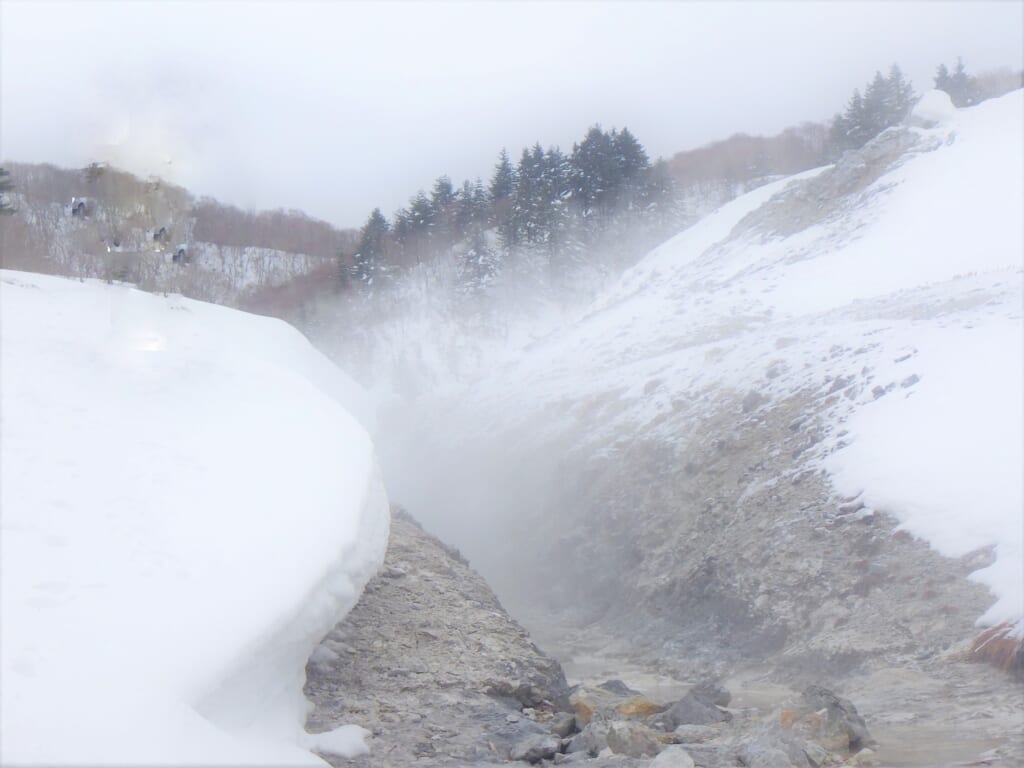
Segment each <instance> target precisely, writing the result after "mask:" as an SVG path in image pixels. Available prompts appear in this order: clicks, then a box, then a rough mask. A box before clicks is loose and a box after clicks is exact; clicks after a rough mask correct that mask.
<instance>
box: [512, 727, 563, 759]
mask: <svg viewBox="0 0 1024 768" xmlns="http://www.w3.org/2000/svg"><path fill="white" fill-rule="evenodd" d="M561 743H562V742H561V740H559V738H558V737H557V736H555V735H553V734H549V733H540V734H536V735H534V736H527V737H526V738H525V739H523V740H522V741H520V742H518V743H517V744H516V745H515V746H514V747H512V749H511V750H509V754H508V756H509V759H510V760H521V761H523V762H527V763H539V762H540V761H541V760H550V759H551V758H553V757H554V756H555V754H557V752H558V748H559V747H560V746H561Z"/></svg>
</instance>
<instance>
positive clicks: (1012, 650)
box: [970, 622, 1024, 678]
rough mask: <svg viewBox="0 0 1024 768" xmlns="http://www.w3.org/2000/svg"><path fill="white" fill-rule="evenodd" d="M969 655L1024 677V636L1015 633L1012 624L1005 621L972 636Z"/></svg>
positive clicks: (1016, 675)
mask: <svg viewBox="0 0 1024 768" xmlns="http://www.w3.org/2000/svg"><path fill="white" fill-rule="evenodd" d="M970 657H971V658H972V659H974V660H976V661H984V662H987V663H989V664H991V665H992V666H994V667H997V668H998V669H1001V670H1003V671H1004V672H1009V673H1010V674H1012V675H1014V676H1015V677H1019V678H1020V677H1024V637H1021V636H1019V635H1015V634H1014V631H1013V625H1011V624H1009V623H1007V622H1003V623H1002V624H997V625H996V626H994V627H989V628H988V629H986V630H985V631H984V632H982V633H981V634H980V635H978V636H977V637H976V638H974V642H973V643H971V653H970Z"/></svg>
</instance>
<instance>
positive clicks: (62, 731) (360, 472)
mask: <svg viewBox="0 0 1024 768" xmlns="http://www.w3.org/2000/svg"><path fill="white" fill-rule="evenodd" d="M0 307H2V318H0V319H2V324H0V331H2V337H0V352H2V367H0V371H2V373H0V395H2V400H0V406H2V415H3V434H2V443H0V465H2V466H0V468H2V476H3V483H2V492H0V509H2V526H3V538H2V577H3V578H2V600H0V606H2V611H3V622H2V624H3V628H2V650H3V659H2V663H3V672H2V678H0V686H2V724H0V732H2V734H3V738H2V741H0V744H2V753H0V760H2V762H3V763H5V764H7V763H19V764H20V763H45V764H56V763H74V764H90V765H113V764H118V763H120V764H133V765H139V764H144V763H149V764H154V763H157V764H163V765H182V764H204V765H210V764H215V763H222V764H233V765H256V764H267V763H274V764H290V765H295V764H303V763H312V764H322V763H321V762H320V760H319V758H316V757H315V756H314V755H312V754H311V753H310V752H308V751H307V750H306V749H305V748H303V747H300V746H299V744H300V743H301V744H304V745H305V747H309V746H310V744H311V743H312V742H310V741H309V740H308V737H305V736H304V735H303V733H302V722H303V717H304V712H305V703H304V700H303V697H302V690H301V687H302V682H303V670H304V665H305V662H306V659H307V658H308V655H309V653H310V652H311V650H312V649H313V648H314V647H315V646H316V643H317V642H318V641H319V640H320V638H321V637H322V636H323V635H324V634H325V633H326V631H327V630H328V629H329V628H330V627H331V626H332V625H333V623H334V622H335V621H336V620H337V619H338V618H339V617H340V616H341V615H342V614H343V613H344V612H346V611H347V610H349V609H350V608H351V607H352V606H353V605H354V603H355V601H356V599H357V598H358V596H359V594H360V592H361V590H362V588H363V586H364V585H365V583H366V581H367V580H368V579H369V577H370V576H371V575H372V574H373V572H374V571H375V570H376V568H377V567H378V565H379V563H380V562H381V561H382V559H383V555H384V548H385V545H386V539H387V530H388V520H389V517H388V509H387V501H386V498H385V495H384V491H383V487H382V485H381V482H380V480H379V479H378V473H377V471H376V468H375V463H374V458H373V450H372V445H371V441H370V438H369V436H368V434H367V432H366V431H365V430H364V429H363V427H361V426H360V425H359V423H358V422H357V421H356V420H355V418H353V417H352V416H351V415H350V414H349V412H348V410H347V409H352V410H354V411H356V412H362V413H363V414H364V417H365V412H366V411H365V406H364V405H363V404H362V403H361V397H360V394H359V389H358V387H356V386H355V385H354V384H353V383H352V382H351V381H350V380H349V379H348V378H347V377H346V376H345V375H344V374H342V373H341V372H340V371H339V370H338V369H336V368H335V367H334V366H333V365H331V364H330V363H328V362H327V360H326V359H325V358H323V357H322V356H321V355H320V354H319V353H317V352H315V351H314V350H313V349H312V348H311V347H310V346H309V344H308V343H307V342H306V341H305V339H303V338H302V337H301V335H300V334H298V333H297V332H296V331H294V330H293V329H292V328H290V327H289V326H287V325H285V324H284V323H281V322H279V321H276V320H269V319H265V318H259V317H255V316H250V315H245V314H243V313H239V312H235V311H232V310H227V309H223V308H219V307H215V306H212V305H207V304H202V303H199V302H194V301H189V300H185V299H182V298H180V297H168V298H163V297H158V296H153V295H148V294H144V293H141V292H138V291H136V290H134V289H131V288H128V287H125V286H121V285H104V284H101V283H97V282H91V281H90V282H87V283H84V284H82V283H78V282H74V281H69V280H63V279H56V278H49V277H43V276H39V275H28V274H23V273H17V272H9V271H4V272H0ZM336 738H339V739H340V740H341V741H345V740H346V734H337V735H336Z"/></svg>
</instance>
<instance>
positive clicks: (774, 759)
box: [739, 744, 793, 768]
mask: <svg viewBox="0 0 1024 768" xmlns="http://www.w3.org/2000/svg"><path fill="white" fill-rule="evenodd" d="M739 758H740V760H741V761H742V762H743V765H745V766H746V767H747V768H793V764H792V763H791V762H790V760H789V756H788V755H787V754H786V753H785V752H783V751H782V750H781V749H778V748H777V747H766V746H763V745H761V744H744V745H743V746H742V747H741V748H740V752H739Z"/></svg>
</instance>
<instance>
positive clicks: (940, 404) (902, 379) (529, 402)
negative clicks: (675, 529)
mask: <svg viewBox="0 0 1024 768" xmlns="http://www.w3.org/2000/svg"><path fill="white" fill-rule="evenodd" d="M943 100H945V104H944V105H939V106H944V108H941V109H940V108H939V106H937V102H942V101H943ZM924 104H925V106H926V107H927V109H926V111H927V114H926V115H923V116H922V118H928V119H927V124H928V125H931V126H932V127H930V128H921V127H909V128H897V129H891V130H890V131H887V132H886V133H885V134H883V135H882V136H880V137H879V138H878V139H876V140H875V141H874V142H873V143H872V144H871V145H869V146H868V147H867V148H865V150H863V151H862V152H858V153H852V154H850V155H849V156H847V157H846V158H844V159H843V160H842V161H841V162H840V163H839V164H838V165H837V166H836V167H830V168H825V169H819V170H818V171H812V172H809V173H806V174H803V175H802V176H800V177H794V178H792V179H787V180H783V181H780V182H777V183H775V184H772V185H769V186H765V187H762V188H760V189H758V190H755V191H753V192H751V193H749V194H747V195H744V196H743V197H741V198H738V199H737V200H735V201H733V202H732V203H729V204H728V205H726V206H724V207H722V208H721V209H720V210H718V211H717V212H716V213H714V214H712V215H711V216H709V217H707V218H705V219H703V220H702V221H701V222H699V223H698V224H697V225H695V226H694V227H692V228H690V229H688V230H686V231H685V232H683V233H681V234H680V235H678V236H677V237H675V238H673V239H672V240H670V241H668V242H667V243H665V244H664V245H662V246H661V247H659V248H657V249H655V250H654V251H653V252H652V253H651V254H649V255H648V256H647V257H646V258H645V259H644V260H643V261H641V262H640V263H639V264H638V265H637V266H636V267H634V268H633V269H631V270H629V271H628V272H627V273H626V274H624V275H623V277H622V279H621V280H620V281H619V282H618V284H616V285H615V286H613V287H612V288H611V289H610V290H608V291H607V292H605V293H604V294H603V295H602V296H600V297H599V298H598V299H597V300H596V301H595V302H594V304H593V305H592V306H591V308H590V311H589V313H588V315H587V316H586V317H585V318H584V319H583V320H582V321H580V322H578V323H575V324H574V325H572V326H570V327H569V328H568V329H566V330H563V331H561V332H557V333H554V334H552V335H551V336H550V337H549V338H548V339H546V340H545V341H543V342H540V343H537V344H534V345H532V346H531V347H529V348H527V349H525V350H524V352H523V355H522V358H521V359H520V360H517V361H515V362H514V363H511V364H507V365H504V366H502V367H499V368H497V370H496V371H495V372H494V373H493V374H492V375H491V376H489V377H488V378H487V379H486V380H484V381H482V382H476V383H474V384H473V385H472V386H470V387H467V388H466V390H465V391H464V392H463V393H460V394H458V395H456V396H454V397H450V398H448V399H447V400H445V401H442V402H441V403H440V404H439V405H438V406H437V410H439V411H440V414H441V415H439V416H434V417H432V421H430V422H429V423H428V424H427V425H426V426H425V427H421V429H422V432H423V434H425V435H428V436H429V439H430V440H432V441H433V443H434V444H436V443H438V442H443V441H444V440H445V438H439V437H437V434H438V433H445V434H448V437H447V442H448V444H454V443H456V442H457V441H458V440H459V435H458V434H457V433H456V430H458V429H461V430H463V434H466V433H467V432H468V433H470V434H471V435H472V434H473V433H479V434H489V435H491V436H492V437H491V439H492V440H504V441H505V443H507V444H508V445H509V450H515V449H516V448H515V446H516V442H515V440H516V436H517V435H522V434H527V433H529V434H533V435H535V436H536V437H537V439H536V440H534V441H533V442H534V443H535V444H539V442H540V438H542V437H543V436H544V435H550V436H552V439H553V440H555V439H558V436H562V439H563V441H568V442H569V443H571V444H572V446H573V450H579V449H580V446H589V448H587V450H591V451H594V452H602V451H613V450H614V449H615V445H616V443H617V441H619V440H623V439H630V437H632V436H640V435H642V436H643V437H644V438H645V439H655V438H656V439H661V440H664V441H666V442H668V443H670V444H675V445H677V446H679V445H683V444H685V443H686V441H687V440H690V439H691V438H693V437H694V436H693V435H691V434H690V433H691V431H692V428H693V427H692V425H693V424H697V423H700V421H701V419H702V418H703V417H705V416H707V414H709V413H711V412H713V410H714V409H715V408H718V407H721V402H724V400H722V398H721V395H722V393H724V392H730V393H733V395H734V397H733V399H732V400H731V402H736V399H735V396H736V395H738V397H739V398H743V397H744V394H745V393H748V392H751V393H752V394H753V395H754V397H753V398H752V399H751V400H750V402H749V405H750V408H751V409H752V411H751V413H750V415H749V418H755V417H756V415H757V410H758V409H759V408H770V407H771V404H772V403H773V402H776V401H781V400H782V399H784V398H786V397H790V396H794V395H798V394H799V393H807V394H811V395H813V397H810V398H808V403H809V406H808V407H809V408H814V409H822V408H823V409H824V410H820V411H819V410H816V411H815V413H814V414H812V415H814V416H816V417H822V418H823V419H824V421H825V425H826V436H825V439H823V440H822V441H821V442H819V443H818V444H816V445H815V446H812V447H811V448H810V449H809V450H807V452H806V453H805V454H803V455H802V456H801V461H802V462H803V468H804V469H806V468H825V469H826V470H827V471H828V472H829V474H830V476H831V478H832V481H833V483H834V486H835V488H836V490H837V493H838V494H842V495H850V496H852V495H857V494H861V495H862V496H861V497H862V499H863V501H864V502H865V503H866V505H867V506H868V508H869V509H870V508H875V509H880V510H884V511H886V512H889V513H892V514H893V515H895V516H896V517H897V518H898V519H899V520H900V521H901V522H902V525H903V526H904V527H905V528H906V529H907V530H908V531H909V532H910V533H912V534H914V535H917V536H920V537H922V538H924V539H926V540H927V541H929V542H930V543H931V544H932V545H933V546H934V547H935V548H936V549H937V550H938V551H940V552H941V553H943V554H946V555H949V556H959V555H963V554H965V553H967V552H970V551H972V550H975V549H978V548H980V547H986V546H993V547H995V555H996V562H995V563H994V564H993V565H991V566H990V567H987V568H985V569H983V570H980V571H977V572H976V573H975V574H974V576H973V577H974V578H976V579H978V580H979V581H981V582H982V583H984V584H986V585H988V586H989V587H990V588H991V589H992V591H993V592H994V594H995V595H996V597H997V598H998V601H997V602H996V603H995V605H993V606H992V608H991V610H989V611H988V612H987V613H986V614H985V616H983V617H981V618H980V621H981V623H983V624H989V623H994V622H999V621H1016V620H1018V619H1020V617H1021V615H1022V612H1024V595H1022V583H1024V556H1022V550H1024V547H1022V536H1024V525H1022V507H1024V498H1022V465H1024V461H1022V459H1024V457H1022V445H1024V434H1022V423H1024V422H1022V412H1021V392H1022V391H1024V389H1022V367H1024V333H1022V327H1024V326H1022V290H1021V286H1022V259H1024V221H1022V211H1024V181H1022V170H1024V159H1022V145H1021V140H1020V137H1021V135H1022V134H1024V126H1022V119H1021V118H1022V114H1024V98H1022V92H1021V91H1017V92H1014V93H1011V94H1008V95H1007V96H1005V97H1003V98H1000V99H996V100H992V101H989V102H986V103H984V104H982V105H980V106H977V107H974V108H971V109H965V110H959V111H958V110H954V109H952V107H950V106H949V105H948V97H945V95H944V94H928V95H927V98H926V99H925V101H924ZM936 114H939V115H940V117H941V119H937V118H936ZM922 122H925V121H924V120H923V119H922V120H921V121H918V124H920V123H922ZM833 395H834V396H833ZM746 410H747V408H746V407H745V408H744V411H746ZM456 417H458V424H459V425H460V426H458V427H456V426H453V425H454V424H455V423H456ZM745 417H746V416H745V415H744V414H739V415H738V417H737V418H740V419H742V418H745ZM479 434H477V435H476V436H479ZM495 436H497V437H495ZM501 436H504V437H501ZM509 436H511V439H510V438H509ZM566 436H568V437H566ZM427 450H428V451H429V444H428V448H427ZM524 450H531V449H530V448H526V449H524ZM533 450H536V448H534V449H533ZM421 453H424V451H421ZM410 455H414V454H412V453H411V451H410ZM402 461H405V462H406V464H408V463H409V461H408V458H407V457H402V456H399V457H398V458H396V459H393V460H392V462H393V463H394V464H396V465H398V466H401V462H402ZM553 461H554V459H553ZM449 463H450V464H451V463H454V462H449ZM385 465H386V468H387V465H388V462H385ZM390 471H391V470H390V469H389V472H390ZM397 476H398V473H396V477H397ZM452 482H453V480H452V478H451V477H446V478H444V479H442V480H436V479H434V478H429V477H428V478H420V479H419V480H417V479H416V478H413V477H404V478H400V479H398V480H397V482H396V484H395V487H393V488H392V490H393V491H396V492H397V493H398V494H400V495H401V494H407V495H409V496H410V497H411V496H412V495H415V496H416V497H417V498H418V499H420V500H422V499H425V498H427V497H428V495H429V490H428V489H429V487H430V484H431V483H433V484H434V485H435V486H440V485H447V486H451V485H452ZM442 490H443V489H442ZM446 501H448V500H447V499H446ZM424 514H425V516H428V514H427V512H424ZM472 514H473V512H472V511H468V512H467V513H466V515H465V516H464V517H465V519H467V520H468V519H471V517H472ZM429 522H431V523H432V524H435V522H434V521H429ZM443 522H444V521H443V520H441V521H440V523H441V524H436V525H435V527H437V528H438V529H439V530H442V531H443V533H444V534H445V535H451V536H452V537H453V539H455V542H454V543H457V544H459V545H460V546H463V547H465V548H466V549H467V550H468V551H469V554H470V556H471V557H472V556H474V552H473V550H472V547H471V546H470V543H469V542H463V541H459V540H458V538H457V536H458V532H459V526H458V525H451V526H447V527H446V526H445V525H443ZM460 525H461V523H460Z"/></svg>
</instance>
